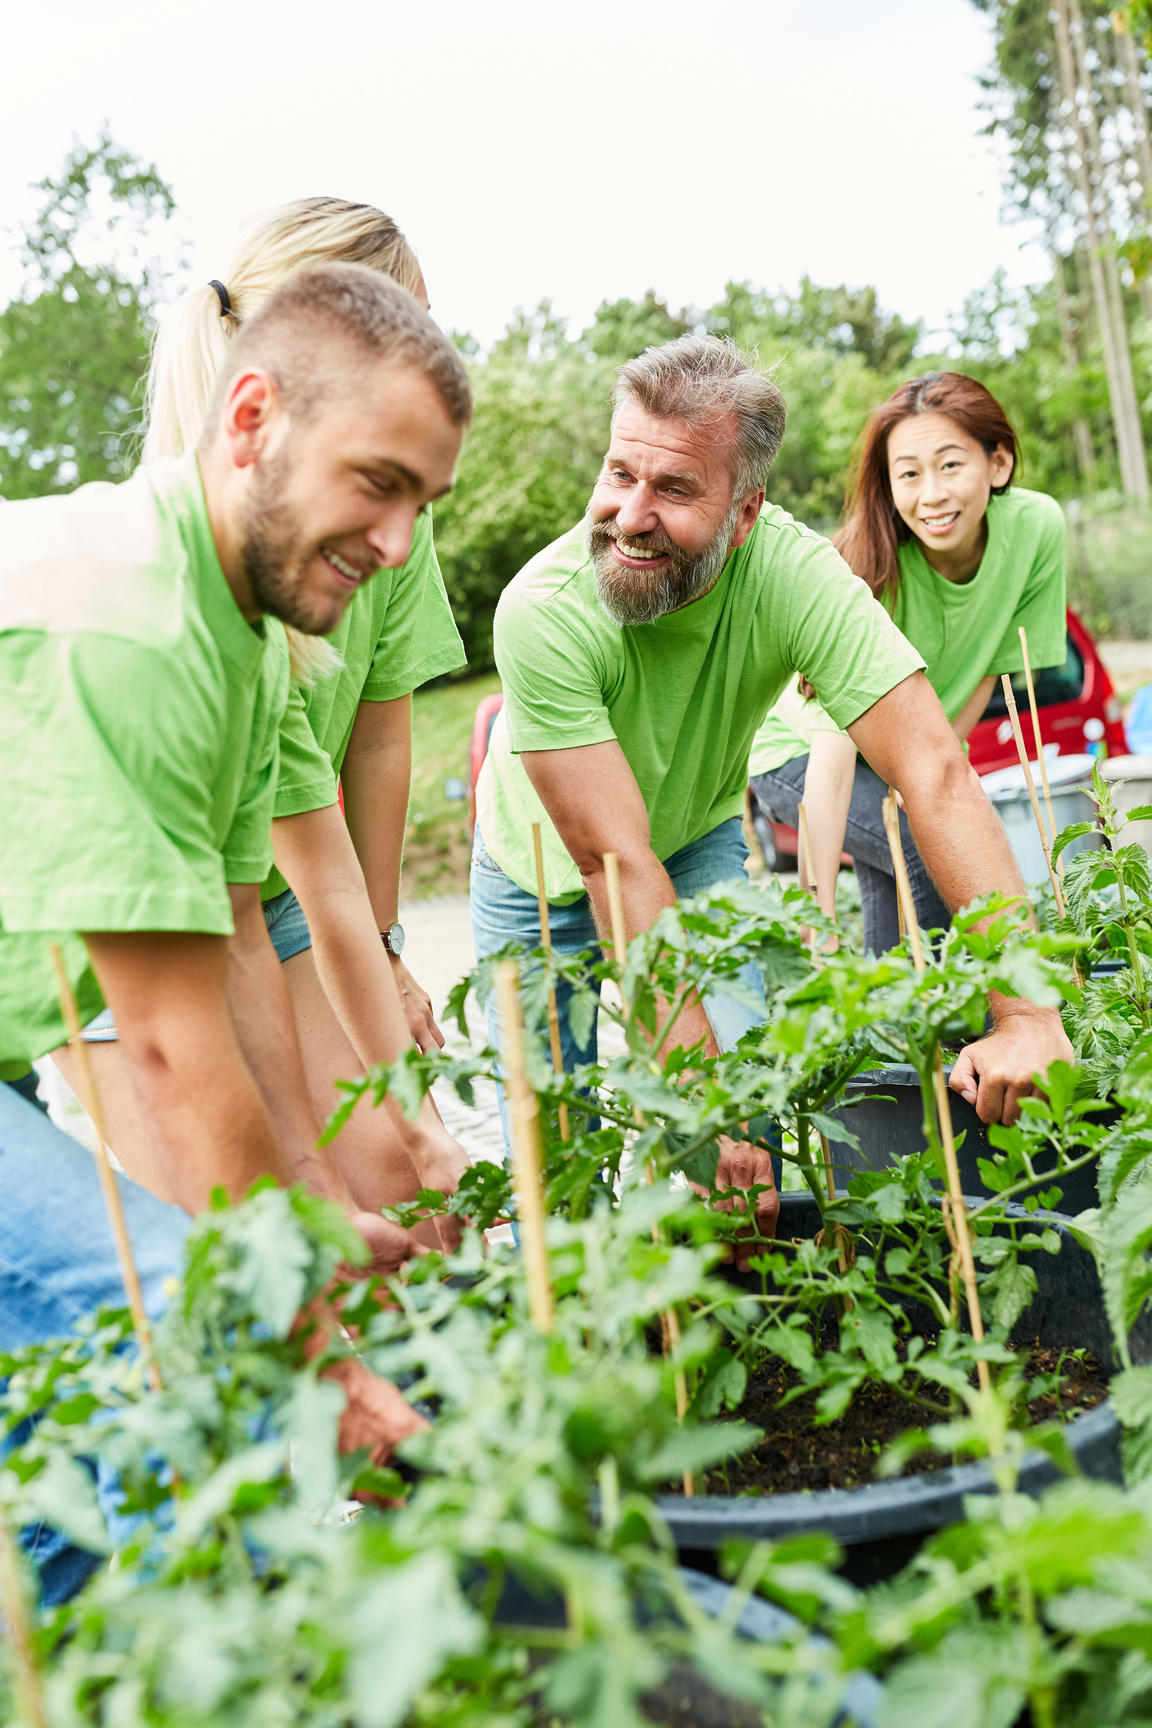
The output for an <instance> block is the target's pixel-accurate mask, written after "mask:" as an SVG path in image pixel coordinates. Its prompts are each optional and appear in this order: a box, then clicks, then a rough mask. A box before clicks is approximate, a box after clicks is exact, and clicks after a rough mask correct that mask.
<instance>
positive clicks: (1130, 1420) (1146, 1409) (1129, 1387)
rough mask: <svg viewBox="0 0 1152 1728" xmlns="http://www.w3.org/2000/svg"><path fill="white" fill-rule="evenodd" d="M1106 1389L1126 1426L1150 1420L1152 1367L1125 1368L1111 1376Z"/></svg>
mask: <svg viewBox="0 0 1152 1728" xmlns="http://www.w3.org/2000/svg"><path fill="white" fill-rule="evenodd" d="M1108 1390H1109V1392H1110V1393H1111V1395H1112V1402H1113V1404H1114V1405H1115V1407H1116V1414H1117V1416H1118V1417H1119V1418H1120V1420H1121V1422H1123V1423H1124V1425H1125V1427H1126V1428H1135V1427H1137V1426H1138V1425H1139V1424H1140V1423H1142V1422H1152V1368H1126V1369H1125V1370H1124V1372H1123V1373H1122V1374H1116V1375H1114V1376H1113V1378H1112V1381H1111V1383H1110V1385H1109V1388H1108Z"/></svg>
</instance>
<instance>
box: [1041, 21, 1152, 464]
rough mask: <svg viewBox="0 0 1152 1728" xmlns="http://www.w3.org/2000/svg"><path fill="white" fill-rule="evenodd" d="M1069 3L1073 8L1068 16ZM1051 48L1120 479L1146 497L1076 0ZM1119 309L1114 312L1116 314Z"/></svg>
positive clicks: (1140, 437)
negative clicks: (1072, 159)
mask: <svg viewBox="0 0 1152 1728" xmlns="http://www.w3.org/2000/svg"><path fill="white" fill-rule="evenodd" d="M1070 6H1071V8H1073V11H1072V13H1071V14H1070V10H1069V9H1070ZM1054 16H1055V25H1056V47H1057V53H1058V57H1059V62H1060V82H1061V84H1062V86H1063V93H1064V99H1065V101H1066V103H1067V104H1068V121H1069V125H1070V126H1071V129H1072V135H1073V140H1074V143H1075V149H1076V165H1075V168H1074V174H1075V179H1076V185H1077V189H1078V190H1079V193H1080V196H1081V198H1082V199H1083V202H1084V229H1085V241H1086V249H1087V253H1088V273H1089V279H1090V281H1091V283H1092V299H1093V301H1094V303H1095V307H1096V317H1097V320H1098V322H1099V325H1100V340H1101V344H1102V346H1103V349H1104V370H1105V372H1106V374H1107V378H1108V395H1109V399H1110V401H1111V404H1112V422H1113V426H1114V428H1115V432H1116V446H1117V451H1118V454H1119V458H1120V481H1121V485H1122V487H1123V489H1124V491H1125V492H1126V493H1128V494H1129V495H1131V496H1133V497H1137V498H1147V496H1148V490H1149V488H1148V463H1147V459H1146V457H1145V454H1144V439H1143V434H1142V432H1141V428H1140V422H1139V417H1138V415H1137V413H1136V389H1135V385H1134V383H1133V380H1132V356H1131V354H1130V352H1129V348H1128V330H1127V325H1126V323H1125V321H1124V315H1123V313H1124V308H1123V304H1122V302H1121V301H1120V298H1119V292H1118V290H1119V272H1118V271H1117V270H1116V258H1115V254H1114V253H1113V252H1112V248H1111V245H1110V242H1111V239H1112V234H1111V229H1110V228H1108V229H1107V230H1106V232H1105V233H1103V234H1102V233H1101V231H1100V224H1099V223H1098V221H1097V216H1096V202H1095V193H1094V189H1093V186H1092V179H1091V174H1090V164H1091V162H1092V159H1093V158H1092V151H1091V146H1090V143H1089V138H1088V136H1087V134H1086V132H1085V123H1084V119H1083V116H1082V114H1081V110H1080V101H1079V80H1078V77H1077V68H1076V64H1075V60H1074V57H1073V55H1074V50H1073V43H1072V29H1071V20H1072V17H1073V16H1074V17H1075V19H1076V21H1077V23H1078V24H1081V26H1082V20H1081V18H1080V5H1079V0H1056V4H1055V13H1054ZM1090 125H1091V128H1092V133H1093V134H1096V133H1097V128H1096V116H1095V114H1094V113H1091V117H1090ZM1109 262H1110V263H1111V265H1112V273H1113V274H1115V277H1116V287H1117V294H1116V296H1115V297H1114V296H1113V295H1112V294H1111V293H1110V292H1109V288H1110V283H1109V273H1108V271H1107V264H1108V263H1109ZM1117 313H1119V316H1117Z"/></svg>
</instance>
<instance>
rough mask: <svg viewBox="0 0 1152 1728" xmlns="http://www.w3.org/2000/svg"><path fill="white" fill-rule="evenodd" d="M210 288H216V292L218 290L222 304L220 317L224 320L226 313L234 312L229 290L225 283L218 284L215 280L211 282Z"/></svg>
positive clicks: (217, 294)
mask: <svg viewBox="0 0 1152 1728" xmlns="http://www.w3.org/2000/svg"><path fill="white" fill-rule="evenodd" d="M208 286H209V288H215V290H216V297H217V299H218V300H219V302H220V316H221V318H223V317H224V315H225V314H226V313H228V312H231V311H232V299H231V296H230V295H229V293H228V290H227V288H225V286H224V284H223V282H217V281H216V280H215V278H213V280H212V281H211V282H209V284H208Z"/></svg>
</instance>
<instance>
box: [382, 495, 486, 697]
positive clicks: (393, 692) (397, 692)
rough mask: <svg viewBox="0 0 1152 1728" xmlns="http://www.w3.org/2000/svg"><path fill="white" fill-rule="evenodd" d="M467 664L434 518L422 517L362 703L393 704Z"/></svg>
mask: <svg viewBox="0 0 1152 1728" xmlns="http://www.w3.org/2000/svg"><path fill="white" fill-rule="evenodd" d="M466 664H467V657H466V656H465V653H464V644H463V642H461V640H460V632H459V631H458V630H457V628H456V621H455V619H454V618H453V617H452V608H451V606H450V605H449V603H448V593H447V590H446V589H445V587H444V577H443V576H442V575H441V572H440V561H439V559H438V558H437V556H436V546H435V543H434V541H433V538H432V518H431V517H430V516H422V517H421V518H420V520H419V521H418V522H417V524H416V528H415V530H414V532H413V535H412V550H411V552H410V554H409V556H408V562H407V563H406V564H405V565H404V567H403V569H402V570H398V571H397V572H396V576H395V578H394V579H393V582H392V592H391V594H390V596H389V600H388V610H387V612H386V613H385V616H384V623H383V627H382V629H381V631H380V636H379V640H378V641H377V643H376V648H375V651H374V652H373V655H372V665H371V668H370V670H369V673H368V677H367V678H366V680H365V682H364V688H363V690H362V691H361V692H360V699H361V701H364V702H391V701H394V700H395V698H396V697H397V696H407V695H408V694H409V693H410V692H411V691H413V690H416V689H419V687H420V685H421V684H427V682H428V680H429V679H430V678H440V677H442V676H443V674H444V673H445V672H457V671H459V670H460V668H461V667H462V666H465V665H466Z"/></svg>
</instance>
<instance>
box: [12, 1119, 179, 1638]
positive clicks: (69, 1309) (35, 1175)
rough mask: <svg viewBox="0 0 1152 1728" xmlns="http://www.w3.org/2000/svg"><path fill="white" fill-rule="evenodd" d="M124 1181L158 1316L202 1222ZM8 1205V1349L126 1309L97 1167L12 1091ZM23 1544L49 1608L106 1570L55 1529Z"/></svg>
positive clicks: (138, 1256) (145, 1281) (130, 1223)
mask: <svg viewBox="0 0 1152 1728" xmlns="http://www.w3.org/2000/svg"><path fill="white" fill-rule="evenodd" d="M116 1181H117V1184H118V1186H119V1189H120V1199H121V1203H122V1205H123V1207H124V1221H125V1223H126V1225H127V1227H128V1236H129V1240H130V1241H131V1243H132V1249H133V1255H134V1257H135V1260H136V1266H137V1270H138V1271H139V1274H140V1283H141V1286H142V1289H143V1293H144V1303H145V1306H146V1307H147V1309H148V1312H149V1313H150V1314H152V1315H158V1314H160V1313H161V1312H162V1311H163V1309H164V1307H165V1304H166V1301H167V1298H166V1296H165V1294H164V1284H165V1281H166V1280H167V1279H168V1278H174V1277H178V1276H179V1274H180V1271H181V1267H182V1265H183V1253H184V1238H185V1236H186V1235H187V1233H188V1229H189V1226H190V1225H191V1222H192V1220H191V1219H190V1218H189V1217H188V1215H187V1214H186V1213H185V1212H182V1211H181V1210H180V1208H179V1207H178V1206H170V1205H168V1204H167V1203H166V1202H165V1201H163V1200H157V1199H156V1197H155V1195H153V1194H149V1193H148V1192H147V1190H146V1189H144V1188H141V1187H139V1186H138V1185H137V1184H136V1183H135V1182H130V1181H129V1180H128V1178H127V1177H126V1176H117V1178H116ZM0 1195H2V1196H3V1202H2V1209H0V1218H2V1220H3V1222H2V1223H0V1349H4V1350H15V1349H18V1348H19V1347H20V1346H21V1345H24V1344H36V1343H42V1342H44V1341H45V1340H46V1339H49V1338H61V1337H64V1336H65V1335H67V1334H68V1333H70V1332H72V1331H73V1329H74V1328H75V1326H76V1324H77V1322H78V1321H80V1320H83V1319H84V1318H85V1316H86V1315H88V1314H91V1313H92V1312H93V1311H94V1310H95V1309H97V1308H99V1307H101V1306H102V1305H103V1304H110V1305H114V1306H116V1307H123V1306H124V1304H125V1302H126V1300H127V1299H126V1297H125V1295H124V1285H123V1283H122V1281H121V1277H120V1266H119V1262H118V1261H117V1259H116V1248H115V1244H114V1243H113V1240H112V1231H111V1228H110V1226H109V1223H108V1219H107V1215H106V1213H105V1211H104V1198H103V1195H102V1194H101V1192H100V1178H99V1176H98V1175H97V1173H96V1161H95V1159H94V1158H93V1156H92V1154H91V1152H89V1151H87V1150H86V1149H85V1148H84V1147H83V1146H81V1145H79V1144H78V1142H77V1141H75V1140H73V1139H71V1138H70V1137H69V1136H68V1135H67V1134H64V1133H62V1132H61V1130H60V1129H59V1128H57V1127H56V1126H55V1124H54V1123H52V1122H50V1121H49V1120H48V1118H47V1117H46V1116H45V1115H44V1114H43V1113H42V1112H41V1111H40V1110H37V1109H36V1107H35V1105H33V1104H30V1103H28V1101H27V1100H26V1099H24V1098H21V1097H20V1096H19V1094H18V1093H17V1092H16V1091H15V1089H14V1088H13V1087H11V1086H3V1085H0ZM21 1540H22V1542H23V1544H24V1547H25V1548H26V1550H27V1551H28V1553H29V1555H30V1556H31V1558H32V1560H33V1561H34V1563H35V1565H36V1567H37V1570H38V1571H39V1574H40V1579H41V1593H42V1599H43V1600H44V1602H45V1603H46V1604H47V1605H49V1606H53V1605H55V1604H56V1603H59V1602H63V1601H66V1600H67V1598H68V1597H69V1596H70V1595H71V1594H73V1593H74V1591H75V1590H76V1589H78V1588H79V1586H80V1584H82V1583H83V1581H84V1579H85V1578H86V1577H87V1575H88V1573H89V1572H91V1571H92V1569H93V1567H94V1566H96V1565H98V1564H99V1562H98V1560H96V1559H95V1557H94V1556H92V1555H90V1554H85V1553H84V1552H83V1550H81V1549H78V1548H75V1547H73V1545H72V1544H71V1543H70V1542H68V1541H67V1539H66V1538H65V1537H63V1536H61V1535H60V1534H59V1532H58V1531H55V1530H51V1529H49V1528H48V1527H47V1526H46V1525H36V1526H32V1527H30V1528H29V1529H27V1530H24V1531H22V1532H21Z"/></svg>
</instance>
